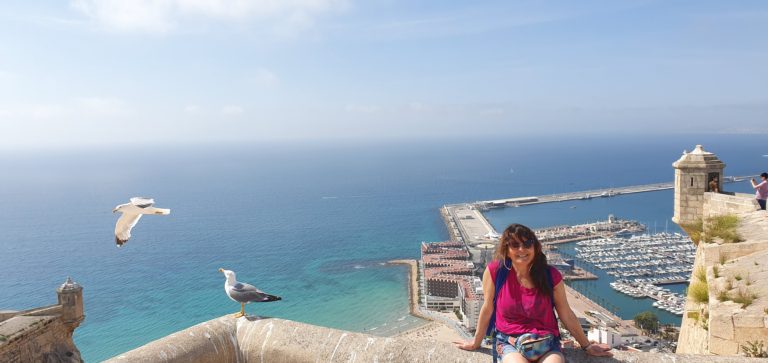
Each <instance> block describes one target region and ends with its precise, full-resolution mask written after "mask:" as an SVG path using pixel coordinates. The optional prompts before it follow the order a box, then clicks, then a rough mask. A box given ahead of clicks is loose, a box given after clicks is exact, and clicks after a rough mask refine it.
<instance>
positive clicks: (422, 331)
mask: <svg viewBox="0 0 768 363" xmlns="http://www.w3.org/2000/svg"><path fill="white" fill-rule="evenodd" d="M451 314H453V313H451ZM395 336H396V337H398V338H406V339H409V340H436V341H439V342H447V343H450V342H455V341H463V340H464V339H463V338H462V337H461V336H460V335H459V333H457V332H456V331H455V330H453V328H451V327H449V326H448V325H446V324H445V323H443V322H440V321H430V322H428V323H426V324H424V325H422V326H419V327H416V328H413V329H411V330H406V331H404V332H402V333H400V334H397V335H395Z"/></svg>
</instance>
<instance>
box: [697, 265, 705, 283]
mask: <svg viewBox="0 0 768 363" xmlns="http://www.w3.org/2000/svg"><path fill="white" fill-rule="evenodd" d="M696 278H697V279H699V281H701V282H707V270H705V269H704V266H699V267H698V268H697V269H696Z"/></svg>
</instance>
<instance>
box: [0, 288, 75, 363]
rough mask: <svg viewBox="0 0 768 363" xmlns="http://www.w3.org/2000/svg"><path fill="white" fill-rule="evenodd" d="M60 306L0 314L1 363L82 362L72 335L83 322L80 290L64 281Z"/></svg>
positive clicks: (7, 311)
mask: <svg viewBox="0 0 768 363" xmlns="http://www.w3.org/2000/svg"><path fill="white" fill-rule="evenodd" d="M56 293H57V296H58V300H59V303H58V304H56V305H49V306H43V307H39V308H34V309H29V310H25V311H10V310H3V311H0V362H14V363H15V362H82V360H81V359H80V351H78V350H77V347H76V346H75V343H74V341H72V334H73V333H74V331H75V329H77V327H78V326H79V325H80V322H82V321H83V319H85V313H84V310H83V288H82V287H81V286H80V285H78V284H77V283H75V282H73V281H72V279H70V278H67V281H65V282H64V284H62V285H61V286H60V287H59V288H58V289H56Z"/></svg>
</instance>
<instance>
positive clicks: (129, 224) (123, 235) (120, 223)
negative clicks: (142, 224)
mask: <svg viewBox="0 0 768 363" xmlns="http://www.w3.org/2000/svg"><path fill="white" fill-rule="evenodd" d="M153 204H155V200H154V199H152V198H144V197H133V198H131V202H130V203H125V204H120V205H118V206H117V207H115V209H113V210H112V213H115V212H121V213H123V215H122V216H120V218H119V219H118V220H117V224H116V225H115V243H116V244H117V247H122V246H123V244H124V243H125V242H128V239H129V238H131V228H133V226H135V225H136V223H138V222H139V219H140V218H141V215H142V214H162V215H168V214H171V210H170V209H161V208H155V207H153V206H152V205H153Z"/></svg>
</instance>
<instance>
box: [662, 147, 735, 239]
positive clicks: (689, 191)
mask: <svg viewBox="0 0 768 363" xmlns="http://www.w3.org/2000/svg"><path fill="white" fill-rule="evenodd" d="M672 167H674V168H675V215H674V216H673V217H672V221H673V222H675V223H677V224H682V223H691V222H694V221H696V220H698V219H701V217H702V214H703V209H702V208H703V206H704V193H705V192H708V191H709V182H710V181H711V180H712V179H713V178H714V177H717V180H718V187H719V188H720V189H721V190H722V188H721V186H722V182H723V169H724V168H725V163H723V162H722V161H720V159H718V158H717V156H716V155H715V154H713V153H711V152H707V151H704V148H703V147H701V145H696V148H695V149H693V151H691V152H685V151H683V156H681V157H680V159H679V160H677V161H676V162H674V163H673V164H672Z"/></svg>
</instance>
